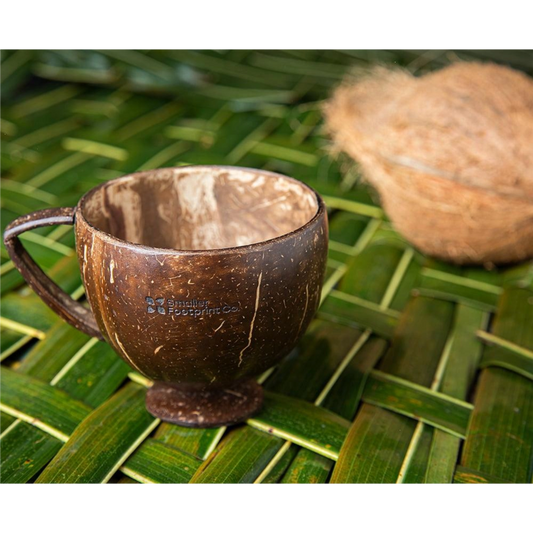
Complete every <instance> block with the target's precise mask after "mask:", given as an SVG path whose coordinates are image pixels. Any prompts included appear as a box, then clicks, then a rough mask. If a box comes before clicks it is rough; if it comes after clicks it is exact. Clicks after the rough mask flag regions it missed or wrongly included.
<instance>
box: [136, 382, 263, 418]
mask: <svg viewBox="0 0 533 533" xmlns="http://www.w3.org/2000/svg"><path fill="white" fill-rule="evenodd" d="M262 404H263V388H262V387H261V385H259V384H258V383H256V382H255V381H254V380H253V379H250V380H247V381H241V382H240V383H237V384H235V385H231V386H229V387H227V388H225V389H214V390H210V389H207V390H203V391H198V390H190V389H185V388H183V387H180V386H179V385H175V384H173V383H163V382H155V383H154V385H153V386H152V387H151V388H150V389H148V392H147V393H146V408H147V409H148V411H149V412H150V413H151V414H152V415H154V416H155V417H157V418H159V419H161V420H164V421H165V422H170V423H172V424H177V425H178V426H187V427H195V428H212V427H221V426H230V425H233V424H238V423H239V422H243V421H245V420H247V419H248V418H250V417H251V416H252V415H254V414H256V413H257V412H258V411H259V410H260V409H261V406H262Z"/></svg>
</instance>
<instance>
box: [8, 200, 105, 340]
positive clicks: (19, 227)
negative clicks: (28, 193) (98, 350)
mask: <svg viewBox="0 0 533 533" xmlns="http://www.w3.org/2000/svg"><path fill="white" fill-rule="evenodd" d="M74 214H75V208H74V207H60V208H55V209H43V210H41V211H35V212H34V213H30V214H29V215H24V216H22V217H19V218H17V219H16V220H14V221H13V222H11V224H9V226H7V228H6V230H5V232H4V244H5V246H6V249H7V251H8V253H9V256H10V257H11V259H12V261H13V263H14V264H15V266H16V267H17V269H18V271H19V272H20V273H21V274H22V277H23V278H24V279H25V280H26V282H27V283H28V285H29V286H30V287H31V288H32V289H33V290H34V291H35V292H36V293H37V294H38V295H39V297H40V298H41V299H42V300H43V302H44V303H45V304H46V305H48V306H49V307H50V308H51V309H52V310H53V311H54V312H55V313H57V314H58V315H59V316H60V317H61V318H63V319H64V320H66V321H67V322H68V323H69V324H71V325H72V326H74V327H75V328H78V329H79V330H80V331H83V333H87V334H88V335H91V336H93V337H97V338H98V339H101V340H103V337H102V334H101V333H100V330H99V329H98V326H97V324H96V320H95V319H94V316H93V314H92V312H91V311H90V310H89V309H87V308H85V307H83V305H81V304H80V303H78V302H76V300H73V299H72V298H71V297H70V296H69V295H68V294H67V293H66V292H65V291H63V289H61V288H60V287H58V285H56V284H55V283H54V282H53V281H52V280H51V279H50V278H49V277H48V276H47V275H46V274H45V273H44V272H43V271H42V270H41V268H40V267H39V266H38V265H37V263H35V261H34V260H33V259H32V258H31V256H30V254H28V252H27V251H26V249H25V248H24V246H22V243H21V242H20V240H19V238H18V236H19V235H20V234H21V233H24V232H25V231H29V230H32V229H36V228H42V227H43V226H54V225H56V224H65V225H70V226H72V225H73V224H74Z"/></svg>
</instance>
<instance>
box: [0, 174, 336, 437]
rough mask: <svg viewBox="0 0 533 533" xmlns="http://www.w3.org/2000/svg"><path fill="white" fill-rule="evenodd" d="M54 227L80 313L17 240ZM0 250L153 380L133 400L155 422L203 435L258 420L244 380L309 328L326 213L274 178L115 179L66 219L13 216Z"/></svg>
mask: <svg viewBox="0 0 533 533" xmlns="http://www.w3.org/2000/svg"><path fill="white" fill-rule="evenodd" d="M54 224H73V225H74V227H75V235H76V250H77V255H78V260H79V264H80V269H81V273H82V279H83V283H84V286H85V291H86V295H87V299H88V300H89V303H90V306H91V309H92V312H91V310H89V309H88V308H86V307H84V306H83V305H81V304H80V303H78V302H76V301H74V300H72V299H71V298H70V297H69V296H68V295H67V294H66V293H64V292H63V291H62V290H61V289H60V288H59V287H58V286H57V285H56V284H54V283H53V282H52V281H51V280H50V279H49V278H47V277H46V275H45V274H44V273H43V272H42V270H41V269H40V268H39V267H38V266H37V265H36V264H35V262H34V261H33V260H32V259H31V257H30V256H29V255H28V253H27V252H26V250H25V249H24V248H23V247H22V244H21V242H20V240H19V239H18V235H19V234H21V233H23V232H24V231H27V230H30V229H34V228H38V227H42V226H49V225H54ZM4 242H5V245H6V247H7V250H8V252H9V254H10V256H11V258H12V260H13V262H14V264H15V266H16V267H17V268H18V269H19V271H20V272H21V274H22V275H23V276H24V278H25V279H26V281H27V282H28V284H29V285H30V286H31V287H32V288H33V289H34V290H35V292H36V293H37V294H38V295H39V296H40V297H41V298H42V299H43V301H44V302H45V303H46V304H48V305H49V306H50V307H51V308H52V309H53V310H54V311H55V312H56V313H57V314H58V315H59V316H61V317H62V318H63V319H65V320H66V321H67V322H68V323H70V324H71V325H73V326H74V327H76V328H78V329H80V330H81V331H83V332H84V333H87V334H89V335H92V336H94V337H97V338H99V339H102V340H106V341H107V342H108V343H109V344H110V345H111V346H112V347H113V348H114V350H115V351H116V352H117V353H118V354H119V355H120V356H121V357H122V358H123V359H124V360H125V361H126V362H127V363H128V364H129V365H130V366H131V367H132V368H133V369H135V370H136V371H137V372H139V373H140V374H142V375H144V376H146V377H148V378H149V379H150V380H152V381H153V382H154V385H153V386H152V388H151V389H149V390H148V393H147V398H146V405H147V409H148V410H149V411H150V412H151V413H152V414H153V415H154V416H156V417H158V418H160V419H162V420H166V421H169V422H172V423H176V424H179V425H184V426H193V427H216V426H223V425H229V424H235V423H237V422H240V421H243V420H245V419H246V418H248V417H250V416H251V415H253V414H254V413H256V412H257V411H258V410H259V409H260V407H261V403H262V397H263V393H262V389H261V387H260V386H259V385H258V384H257V383H256V381H255V380H254V379H253V377H254V376H257V375H259V374H260V373H262V372H264V371H265V370H267V369H268V368H270V367H271V366H272V365H274V364H276V363H277V362H279V361H280V360H281V359H282V358H283V357H284V356H286V355H287V354H288V353H289V352H290V351H291V350H292V349H293V348H294V346H295V345H296V343H297V342H298V340H299V339H300V337H301V336H302V335H303V333H304V332H305V330H306V328H307V327H308V325H309V323H310V321H311V319H312V317H313V315H314V313H315V311H316V309H317V307H318V304H319V301H320V293H321V287H322V281H323V276H324V271H325V264H326V255H327V245H328V227H327V212H326V209H325V206H324V203H323V201H322V199H321V198H320V196H319V195H318V194H317V193H316V192H315V191H313V190H312V189H311V188H309V187H308V186H307V185H305V184H303V183H300V182H298V181H297V180H295V179H292V178H289V177H286V176H282V175H279V174H274V173H271V172H266V171H260V170H252V169H245V168H236V167H220V166H219V167H215V166H197V167H180V168H170V169H160V170H153V171H148V172H140V173H136V174H132V175H129V176H125V177H122V178H118V179H115V180H112V181H109V182H106V183H104V184H102V185H100V186H99V187H96V188H95V189H92V190H91V191H89V192H88V193H87V194H85V196H83V197H82V198H81V200H80V201H79V203H78V205H77V206H76V207H74V208H59V209H45V210H43V211H38V212H35V213H32V214H30V215H26V216H23V217H20V218H19V219H17V220H15V221H14V222H13V223H11V224H10V225H9V226H8V228H7V229H6V231H5V234H4Z"/></svg>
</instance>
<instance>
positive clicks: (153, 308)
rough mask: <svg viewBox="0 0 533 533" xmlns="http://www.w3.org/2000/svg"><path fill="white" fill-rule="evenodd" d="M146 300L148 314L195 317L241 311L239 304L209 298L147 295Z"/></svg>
mask: <svg viewBox="0 0 533 533" xmlns="http://www.w3.org/2000/svg"><path fill="white" fill-rule="evenodd" d="M145 301H146V303H147V304H148V307H147V308H146V311H147V312H148V314H153V313H159V314H160V315H172V316H192V317H194V318H198V317H204V316H213V315H227V314H228V313H236V312H238V311H240V305H239V304H228V303H227V302H224V303H222V304H220V305H216V304H212V303H211V302H210V301H209V300H198V299H196V298H193V299H192V300H174V299H173V298H161V297H157V298H153V297H152V296H146V297H145Z"/></svg>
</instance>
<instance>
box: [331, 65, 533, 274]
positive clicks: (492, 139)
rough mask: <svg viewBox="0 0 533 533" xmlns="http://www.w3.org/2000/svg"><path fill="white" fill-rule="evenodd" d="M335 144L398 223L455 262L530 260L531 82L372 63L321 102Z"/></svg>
mask: <svg viewBox="0 0 533 533" xmlns="http://www.w3.org/2000/svg"><path fill="white" fill-rule="evenodd" d="M325 116H326V126H327V128H328V130H329V132H330V133H331V135H332V136H333V139H334V141H335V144H336V146H337V147H338V148H340V149H342V150H344V151H346V152H347V153H348V154H350V155H351V156H352V157H353V158H354V159H355V160H357V161H358V162H359V163H360V165H361V167H362V170H363V173H364V175H365V176H366V178H367V179H368V180H369V181H370V182H371V184H372V185H373V186H374V187H375V188H376V189H377V190H378V192H379V194H380V197H381V201H382V203H383V206H384V208H385V210H386V212H387V213H388V215H389V217H390V218H391V220H392V222H393V224H394V226H395V227H396V228H397V230H398V231H399V232H400V233H402V234H403V235H404V236H405V237H406V238H407V239H408V240H410V241H411V242H412V243H413V244H414V245H415V246H416V247H418V248H419V249H420V250H422V251H423V252H425V253H427V254H429V255H432V256H435V257H437V258H440V259H444V260H450V261H453V262H456V263H487V262H491V263H508V262H514V261H518V260H522V259H525V258H528V257H531V256H533V80H531V79H530V78H529V77H527V76H526V75H525V74H522V73H520V72H517V71H515V70H512V69H510V68H507V67H503V66H498V65H494V64H481V63H455V64H453V65H450V66H448V67H446V68H443V69H442V70H440V71H437V72H434V73H431V74H427V75H425V76H422V77H419V78H415V77H414V76H413V75H411V74H410V73H408V72H406V71H404V70H400V69H392V70H391V69H387V68H383V67H377V68H375V69H374V70H372V71H371V72H370V73H369V74H367V75H366V76H364V77H360V78H359V79H357V80H356V81H355V82H354V81H352V82H347V83H345V84H343V85H342V86H341V87H339V88H338V89H337V90H336V92H335V93H334V95H333V97H332V99H331V100H330V101H329V102H328V103H327V105H326V107H325Z"/></svg>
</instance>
